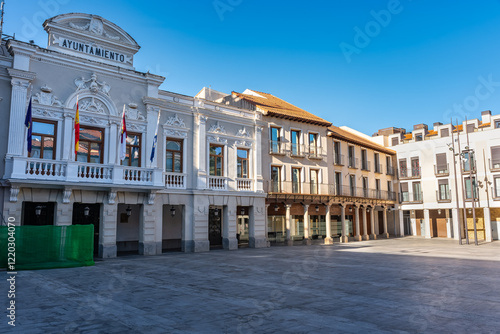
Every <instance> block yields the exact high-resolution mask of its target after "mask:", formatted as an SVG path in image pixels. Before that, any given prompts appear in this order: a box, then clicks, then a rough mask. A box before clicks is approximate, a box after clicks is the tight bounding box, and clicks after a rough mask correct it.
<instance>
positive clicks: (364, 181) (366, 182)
mask: <svg viewBox="0 0 500 334" xmlns="http://www.w3.org/2000/svg"><path fill="white" fill-rule="evenodd" d="M363 197H368V178H367V177H363Z"/></svg>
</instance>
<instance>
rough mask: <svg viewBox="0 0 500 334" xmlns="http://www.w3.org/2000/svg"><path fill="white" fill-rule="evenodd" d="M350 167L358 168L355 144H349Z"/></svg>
mask: <svg viewBox="0 0 500 334" xmlns="http://www.w3.org/2000/svg"><path fill="white" fill-rule="evenodd" d="M348 151H349V167H352V168H356V156H355V152H354V146H349V150H348Z"/></svg>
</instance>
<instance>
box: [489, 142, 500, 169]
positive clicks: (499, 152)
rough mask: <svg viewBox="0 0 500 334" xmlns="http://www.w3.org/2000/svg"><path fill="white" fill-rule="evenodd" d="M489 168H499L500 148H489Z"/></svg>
mask: <svg viewBox="0 0 500 334" xmlns="http://www.w3.org/2000/svg"><path fill="white" fill-rule="evenodd" d="M491 168H492V169H496V168H500V146H493V147H491Z"/></svg>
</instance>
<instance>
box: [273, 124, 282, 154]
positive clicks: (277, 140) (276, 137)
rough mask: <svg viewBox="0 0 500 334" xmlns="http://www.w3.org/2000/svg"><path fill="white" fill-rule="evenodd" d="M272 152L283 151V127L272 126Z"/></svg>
mask: <svg viewBox="0 0 500 334" xmlns="http://www.w3.org/2000/svg"><path fill="white" fill-rule="evenodd" d="M271 153H281V128H276V127H271Z"/></svg>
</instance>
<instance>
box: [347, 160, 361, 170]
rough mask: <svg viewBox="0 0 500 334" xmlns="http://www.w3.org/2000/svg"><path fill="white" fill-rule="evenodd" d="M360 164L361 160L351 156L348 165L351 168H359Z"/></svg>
mask: <svg viewBox="0 0 500 334" xmlns="http://www.w3.org/2000/svg"><path fill="white" fill-rule="evenodd" d="M357 166H359V161H358V159H357V158H353V157H349V161H348V165H347V167H349V168H358V167H357Z"/></svg>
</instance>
